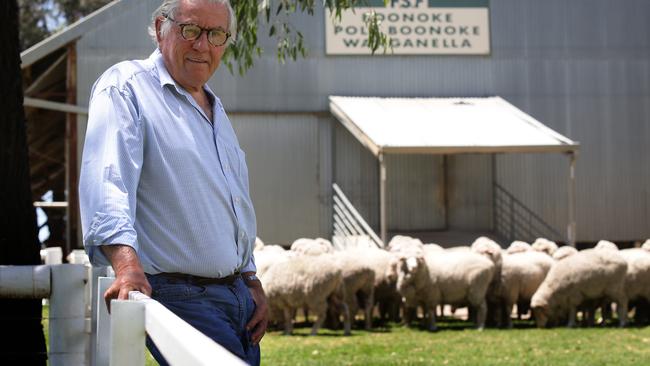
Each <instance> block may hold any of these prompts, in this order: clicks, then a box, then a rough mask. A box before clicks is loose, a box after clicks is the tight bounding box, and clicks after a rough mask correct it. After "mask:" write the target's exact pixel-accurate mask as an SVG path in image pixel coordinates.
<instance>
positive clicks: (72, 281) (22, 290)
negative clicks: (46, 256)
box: [0, 264, 90, 366]
mask: <svg viewBox="0 0 650 366" xmlns="http://www.w3.org/2000/svg"><path fill="white" fill-rule="evenodd" d="M87 281H88V277H87V272H86V268H85V267H84V266H83V265H78V264H57V265H40V266H0V297H2V298H13V299H44V298H49V303H50V318H49V352H48V359H49V364H50V365H51V366H59V365H61V366H76V365H86V364H87V359H88V358H87V344H88V337H87V335H88V329H87V328H86V326H87V325H89V324H90V323H87V322H86V306H85V303H84V287H85V285H86V282H87Z"/></svg>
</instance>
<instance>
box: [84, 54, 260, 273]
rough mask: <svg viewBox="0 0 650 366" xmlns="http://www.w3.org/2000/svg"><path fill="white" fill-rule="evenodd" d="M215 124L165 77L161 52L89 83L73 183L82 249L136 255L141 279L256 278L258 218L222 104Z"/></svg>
mask: <svg viewBox="0 0 650 366" xmlns="http://www.w3.org/2000/svg"><path fill="white" fill-rule="evenodd" d="M205 91H206V92H207V94H208V96H209V97H210V99H211V100H212V113H213V122H212V121H210V120H209V119H208V117H207V116H206V114H205V113H204V112H203V110H202V109H201V108H200V107H199V105H198V104H197V103H196V101H195V100H194V98H192V97H191V96H190V94H189V93H188V92H187V91H185V90H184V89H183V88H182V87H181V86H180V85H178V84H177V83H176V82H175V81H174V80H173V79H172V77H171V76H170V75H169V73H168V72H167V69H166V68H165V65H164V63H163V59H162V55H161V53H160V51H158V50H156V51H154V52H153V53H152V54H151V56H150V57H149V58H148V59H146V60H135V61H125V62H121V63H119V64H117V65H115V66H113V67H111V68H110V69H108V70H107V71H106V72H105V73H104V74H103V75H102V76H101V77H100V78H99V79H98V80H97V82H95V85H94V86H93V89H92V92H91V98H90V109H89V113H88V128H87V131H86V140H85V144H84V150H83V159H82V164H81V174H80V179H79V203H80V209H81V224H82V230H83V241H84V246H85V248H86V251H87V252H88V255H89V257H90V260H91V262H92V263H93V264H95V265H109V263H108V261H107V259H106V257H105V256H104V255H103V253H102V252H101V250H100V249H99V246H101V245H111V244H126V245H129V246H131V247H133V248H134V249H135V251H136V253H137V254H138V257H139V259H140V262H141V263H142V266H143V268H144V271H145V272H146V273H150V274H156V273H160V272H180V273H186V274H192V275H197V276H203V277H224V276H228V275H230V274H233V273H234V272H235V271H241V272H246V271H255V264H254V260H253V247H254V242H255V235H256V232H255V230H256V228H255V212H254V210H253V204H252V202H251V199H250V195H249V192H248V168H247V166H246V161H245V155H244V152H243V151H242V150H241V149H240V147H239V142H238V141H237V137H236V136H235V133H234V131H233V129H232V126H231V124H230V121H229V120H228V117H227V116H226V113H225V111H224V109H223V106H222V105H221V101H220V100H219V98H217V97H216V96H215V95H214V93H213V92H212V91H211V90H210V89H209V88H208V86H207V85H206V86H205Z"/></svg>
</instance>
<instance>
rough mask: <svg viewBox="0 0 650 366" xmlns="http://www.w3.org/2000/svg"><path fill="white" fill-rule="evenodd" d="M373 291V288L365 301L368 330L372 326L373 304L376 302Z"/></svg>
mask: <svg viewBox="0 0 650 366" xmlns="http://www.w3.org/2000/svg"><path fill="white" fill-rule="evenodd" d="M373 297H374V296H373V291H372V289H371V291H370V294H369V295H368V298H367V299H366V302H365V304H364V305H365V309H364V317H365V321H366V330H370V328H372V308H373V306H372V304H373V303H374V299H373Z"/></svg>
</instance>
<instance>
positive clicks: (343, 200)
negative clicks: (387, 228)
mask: <svg viewBox="0 0 650 366" xmlns="http://www.w3.org/2000/svg"><path fill="white" fill-rule="evenodd" d="M332 188H333V189H334V194H333V197H334V206H333V208H334V209H333V220H332V224H333V227H334V234H333V238H332V243H334V245H336V246H337V247H345V246H348V245H349V243H350V242H351V241H352V240H351V239H352V237H360V236H367V237H368V238H369V239H370V240H371V241H372V242H373V243H374V244H375V245H377V247H379V248H383V247H384V242H383V241H382V240H381V239H380V238H379V236H377V234H376V233H375V231H374V230H373V229H372V228H371V227H370V225H368V223H367V222H366V220H364V219H363V216H361V214H360V213H359V211H357V209H356V208H354V205H352V203H351V202H350V200H349V199H348V198H347V197H346V196H345V194H344V193H343V191H342V190H341V188H340V187H339V186H338V185H337V184H336V183H333V184H332ZM341 238H342V241H343V242H341Z"/></svg>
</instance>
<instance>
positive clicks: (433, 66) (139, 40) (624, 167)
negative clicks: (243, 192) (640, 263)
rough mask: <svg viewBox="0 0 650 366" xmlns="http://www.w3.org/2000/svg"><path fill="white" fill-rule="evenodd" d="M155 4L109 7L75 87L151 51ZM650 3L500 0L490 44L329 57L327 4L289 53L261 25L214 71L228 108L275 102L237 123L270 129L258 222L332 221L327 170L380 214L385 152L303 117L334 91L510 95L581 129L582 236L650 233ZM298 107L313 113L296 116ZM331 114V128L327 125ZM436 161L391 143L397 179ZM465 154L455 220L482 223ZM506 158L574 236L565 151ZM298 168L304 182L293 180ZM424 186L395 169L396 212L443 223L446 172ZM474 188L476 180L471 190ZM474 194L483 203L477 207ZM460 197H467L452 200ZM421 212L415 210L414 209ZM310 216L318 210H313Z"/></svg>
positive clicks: (403, 221)
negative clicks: (438, 213)
mask: <svg viewBox="0 0 650 366" xmlns="http://www.w3.org/2000/svg"><path fill="white" fill-rule="evenodd" d="M157 4H158V1H156V0H147V1H124V2H123V5H121V7H120V8H119V11H117V10H118V9H117V8H116V10H115V12H113V13H111V14H109V16H105V17H104V18H102V19H98V20H97V27H95V28H94V30H93V31H91V32H88V33H87V34H86V35H84V37H82V38H81V39H80V40H79V41H78V43H77V47H78V62H79V67H78V83H79V84H78V88H77V90H78V91H79V99H80V103H81V104H82V105H83V104H85V103H87V94H88V93H89V92H90V88H91V86H92V83H93V82H94V81H95V80H96V78H97V77H98V76H99V74H100V73H101V72H103V71H104V70H105V69H106V68H108V67H109V66H110V65H111V64H113V63H115V62H118V61H120V60H123V59H129V58H143V57H146V56H147V55H148V54H149V53H150V52H151V51H152V50H153V46H152V44H151V41H150V40H149V39H148V36H147V35H146V25H147V24H148V23H149V18H150V14H151V11H152V10H153V9H154V8H155V6H156V5H157ZM647 14H650V2H648V1H647V0H629V1H625V2H620V1H614V0H575V1H565V0H547V1H538V0H492V1H490V28H491V45H492V46H491V47H492V49H491V54H490V55H489V56H388V55H386V56H384V55H378V56H326V55H325V54H324V50H325V35H324V28H325V27H324V22H325V21H329V20H327V19H325V17H324V14H323V12H322V10H320V9H319V10H317V11H316V14H315V15H314V17H310V16H308V15H306V14H305V15H296V16H292V17H291V19H292V21H293V20H295V24H296V26H297V28H298V29H300V30H301V31H302V32H303V34H304V35H305V39H306V41H307V46H308V48H309V52H308V57H307V58H306V59H301V60H298V61H296V62H289V63H287V64H285V65H282V64H280V63H278V61H277V59H276V56H275V41H274V40H273V39H266V38H264V37H262V38H261V39H262V45H263V46H264V48H265V51H264V54H263V55H262V57H261V59H259V60H256V66H255V68H254V69H252V70H251V71H250V72H249V73H248V74H247V75H246V76H245V77H240V76H236V75H235V76H233V75H230V74H229V73H228V72H227V71H226V70H225V69H224V70H219V71H218V72H217V74H216V75H215V77H213V79H211V81H210V85H211V87H212V88H213V89H214V90H215V92H216V93H217V94H218V95H219V96H220V97H221V99H222V101H223V102H224V105H225V106H226V109H227V110H228V111H229V112H230V113H231V115H233V112H251V111H259V112H262V113H264V114H263V115H260V116H255V118H253V117H252V116H247V117H245V118H244V119H245V120H246V121H244V122H241V126H244V127H241V131H240V134H239V138H240V140H241V141H242V144H244V145H252V143H249V141H258V140H259V139H261V137H259V136H263V138H264V139H265V140H267V141H266V142H265V144H267V145H264V146H268V147H267V148H266V150H258V148H257V145H255V146H253V148H252V152H248V151H247V153H248V158H249V160H250V162H249V164H250V165H251V175H252V176H257V177H261V178H260V179H256V180H252V181H251V182H252V184H253V185H254V188H253V189H254V192H253V194H254V198H255V197H259V199H258V200H261V201H260V202H267V201H268V203H260V204H257V203H256V204H257V205H258V206H259V208H258V215H259V222H260V229H261V230H260V232H261V233H264V232H268V233H269V234H270V237H272V238H277V240H278V241H279V240H287V239H288V238H295V237H297V236H298V235H303V234H304V235H308V236H316V235H326V234H327V233H326V232H324V231H323V230H324V228H325V227H327V226H328V225H327V224H326V220H328V219H325V218H324V216H323V215H326V212H328V211H327V210H328V209H327V208H325V207H326V206H327V204H328V203H326V202H328V200H331V198H330V197H331V196H330V195H329V193H328V192H329V191H330V189H329V184H330V182H329V181H330V180H333V181H336V182H338V183H339V184H340V185H341V188H342V189H343V190H344V191H345V193H346V194H347V195H349V196H351V197H353V202H354V203H355V204H356V205H357V207H358V208H359V210H360V211H361V212H362V213H363V214H364V216H365V217H366V218H367V219H368V222H369V223H370V224H371V225H373V227H374V228H377V226H378V220H379V218H378V211H379V210H378V206H379V202H378V195H379V194H378V181H377V174H378V173H377V162H376V159H375V158H374V157H373V156H372V155H371V154H370V153H369V152H368V151H367V150H366V149H365V148H363V147H362V146H361V145H360V144H359V143H357V142H356V141H355V140H354V139H353V138H352V137H351V136H350V135H349V133H348V132H347V131H345V130H344V128H342V127H341V126H340V125H339V124H338V122H332V120H329V119H328V118H322V117H313V116H312V117H305V116H307V115H312V114H313V113H314V112H317V113H323V112H326V111H327V110H328V104H327V103H328V102H327V97H328V96H329V95H359V96H393V97H427V96H435V97H444V96H489V95H499V96H501V97H503V98H505V99H506V100H508V101H509V102H511V103H513V104H514V105H516V106H517V107H518V108H520V109H522V110H524V111H525V112H527V113H529V114H531V115H532V116H534V117H535V118H536V119H538V120H539V121H541V122H543V123H545V124H546V125H548V126H549V127H550V128H553V129H555V130H556V131H558V132H559V133H561V134H564V135H566V136H567V137H569V138H571V139H573V140H576V141H579V142H580V143H581V149H580V153H579V156H578V160H577V234H578V236H577V239H578V241H596V240H599V239H610V240H614V241H625V240H637V239H642V238H646V237H648V236H650V227H649V225H648V223H649V222H650V192H649V189H648V188H647V187H650V163H648V159H647V158H646V157H647V156H648V153H649V151H648V149H649V148H648V147H647V145H648V144H647V141H649V140H650V22H647V21H646V18H647ZM296 112H299V113H305V116H303V115H302V114H301V115H300V117H298V116H295V113H296ZM273 113H278V114H273ZM233 116H234V115H233ZM324 120H328V122H324ZM253 121H255V122H253ZM233 123H234V124H235V125H237V124H239V115H237V116H234V117H233ZM271 123H273V126H271V125H270V124H271ZM328 124H329V125H330V128H331V129H330V130H328V128H327V127H322V126H325V125H328ZM253 126H255V128H253ZM249 127H250V128H249ZM236 128H240V127H236ZM328 131H329V132H328ZM328 133H330V134H331V135H327V134H328ZM260 134H263V135H260ZM328 136H331V138H329V137H328ZM294 140H297V141H294ZM305 141H310V143H311V144H312V145H310V144H308V143H306V142H305ZM328 141H329V142H328ZM328 144H329V145H328ZM289 147H292V149H291V155H292V156H297V157H301V158H303V160H301V161H294V160H295V159H294V160H292V158H291V156H288V155H289ZM245 148H246V149H251V148H250V147H248V146H245ZM270 150H274V151H276V152H275V153H274V154H278V155H277V156H286V157H287V159H288V161H289V162H291V163H292V164H294V165H293V166H294V167H300V169H304V171H302V172H297V170H298V169H297V168H293V169H292V168H291V166H290V165H288V163H287V162H286V161H284V160H282V159H280V158H273V159H275V160H273V161H272V163H273V164H270V163H271V161H268V163H269V164H268V165H264V164H261V163H259V164H258V163H256V162H255V160H256V159H258V157H256V156H257V154H258V153H257V151H260V154H262V155H261V157H260V158H259V159H267V157H265V156H264V154H263V153H264V152H265V151H270ZM327 151H331V155H328V153H327ZM272 155H273V154H272ZM273 156H275V155H273ZM327 156H330V159H331V160H330V161H329V162H328V160H327ZM268 159H270V158H268ZM296 159H297V158H296ZM427 159H431V161H427ZM436 159H437V158H435V157H427V158H425V157H420V156H403V157H395V158H392V157H389V159H388V160H389V161H388V163H389V174H393V173H395V174H397V177H394V178H393V179H397V180H399V179H403V180H404V181H409V180H419V179H425V178H426V179H430V178H432V175H433V174H434V173H433V172H435V169H429V170H426V168H424V167H425V166H426V167H429V166H432V165H433V166H435V161H436ZM463 159H464V157H463V158H459V160H457V163H458V164H459V165H457V168H456V169H458V170H457V171H453V170H451V171H449V172H448V174H450V176H455V175H457V176H458V177H459V178H458V179H459V181H460V182H463V183H459V185H458V186H454V189H456V191H455V192H456V193H454V194H455V196H454V194H452V196H451V197H452V199H451V200H450V202H451V203H453V205H451V206H450V212H448V217H449V223H450V226H456V225H457V226H458V227H466V226H472V225H475V224H476V225H479V226H482V225H484V221H483V219H482V217H484V216H485V215H484V214H483V212H484V207H486V205H488V204H487V203H486V202H488V201H485V200H484V199H483V198H480V197H483V195H482V194H479V193H478V192H477V191H474V190H472V189H471V188H470V187H479V188H481V187H483V186H482V184H481V183H480V182H481V181H482V179H483V177H484V176H485V174H483V172H484V169H485V168H484V166H483V165H482V164H483V162H482V157H477V158H476V161H475V162H462V163H461V161H463ZM468 159H470V160H473V159H474V158H473V157H472V158H468ZM450 162H453V159H452V160H450ZM495 162H496V176H495V178H496V180H497V182H498V183H499V184H501V185H503V186H504V187H506V188H508V190H509V191H511V192H513V193H514V194H516V196H517V198H518V199H519V200H520V201H521V202H523V203H525V204H526V205H527V206H529V207H531V208H532V209H534V210H535V212H537V213H539V214H540V215H541V216H542V217H543V218H544V219H545V220H546V221H548V222H550V223H551V224H552V226H553V228H555V229H557V230H558V231H559V232H561V233H563V234H564V233H565V231H566V228H565V226H566V212H567V210H568V208H567V207H566V206H567V202H566V200H567V192H566V191H567V188H566V187H567V176H566V175H567V174H568V159H567V158H566V157H563V156H552V155H542V154H539V155H499V156H497V157H496V159H495ZM391 165H392V166H393V168H391ZM328 169H329V170H328ZM420 169H422V171H420ZM465 169H467V171H465ZM414 170H418V172H417V173H416V172H415V171H414ZM317 172H319V173H317ZM318 174H321V175H318ZM328 176H331V179H329V178H327V177H328ZM461 177H462V179H461ZM297 180H305V181H306V182H307V183H305V184H303V185H301V186H300V187H297V186H295V184H296V181H297ZM468 182H471V183H468ZM400 184H401V183H400ZM417 184H418V185H419V186H418V187H419V188H418V189H415V190H411V192H410V193H409V194H406V193H404V192H406V191H404V192H401V191H399V190H398V191H391V188H390V185H391V183H390V182H389V192H388V193H389V196H390V197H391V198H390V202H389V205H395V204H396V203H399V202H407V201H408V202H415V204H416V206H415V207H416V208H415V209H414V208H413V207H410V208H406V206H404V208H397V209H396V210H397V211H396V210H391V213H390V215H392V216H390V220H389V224H390V225H391V226H392V227H396V226H394V225H397V226H400V228H401V227H403V228H419V227H424V226H427V225H429V224H431V225H432V226H434V227H436V226H437V225H438V223H437V221H436V220H437V219H436V218H435V215H434V217H423V215H425V216H426V215H431V213H430V211H427V210H431V209H432V207H434V206H435V200H434V201H427V200H431V197H432V196H434V197H435V194H436V193H435V192H436V189H437V188H436V185H437V184H439V182H438V181H434V182H428V183H424V182H418V183H417ZM427 184H428V185H429V186H426V187H425V185H427ZM288 187H293V188H295V189H296V191H295V192H298V193H299V195H296V193H295V192H293V196H292V195H290V193H291V192H290V190H289V188H288ZM465 187H467V192H468V193H467V194H462V193H459V192H463V190H464V189H466V188H465ZM481 189H482V188H481ZM278 192H280V193H279V194H278ZM429 192H433V193H429ZM403 193H404V194H405V195H406V196H404V195H402V194H403ZM275 195H278V197H280V196H282V197H285V196H286V197H288V198H291V197H298V196H300V197H304V198H305V199H304V201H305V202H299V201H301V200H298V199H294V200H293V201H285V202H291V204H292V205H293V206H292V207H289V206H287V208H282V210H283V211H282V212H285V211H286V213H287V215H288V216H287V220H288V219H290V218H294V217H295V218H296V220H297V221H296V223H292V224H286V227H285V226H282V227H283V229H280V227H277V228H272V227H270V225H271V224H270V223H271V222H274V223H275V222H279V221H280V220H279V219H276V217H278V216H279V215H278V214H277V212H276V211H275V206H274V205H275V204H274V203H272V202H271V201H270V199H269V198H267V197H270V196H275ZM283 195H285V196H283ZM409 195H412V196H409ZM474 195H476V196H474ZM265 200H267V201H265ZM424 202H429V203H430V204H426V205H425V204H424ZM470 202H472V203H476V205H477V206H476V207H475V208H472V207H471V205H470ZM420 203H422V205H421V206H417V204H420ZM432 204H433V206H432ZM457 204H460V205H461V206H456V205H457ZM463 205H466V206H463ZM396 207H397V206H396ZM455 207H456V208H458V207H464V208H462V209H460V208H458V209H457V210H456V211H455V212H456V213H454V208H455ZM416 212H419V213H418V214H417V215H415V213H416ZM312 215H315V216H314V217H313V218H311V216H312ZM308 217H309V218H308ZM329 220H331V219H329ZM264 225H269V226H264ZM290 225H291V227H290ZM299 226H300V227H299ZM303 228H304V229H303ZM328 230H329V229H328ZM273 240H276V239H273Z"/></svg>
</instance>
